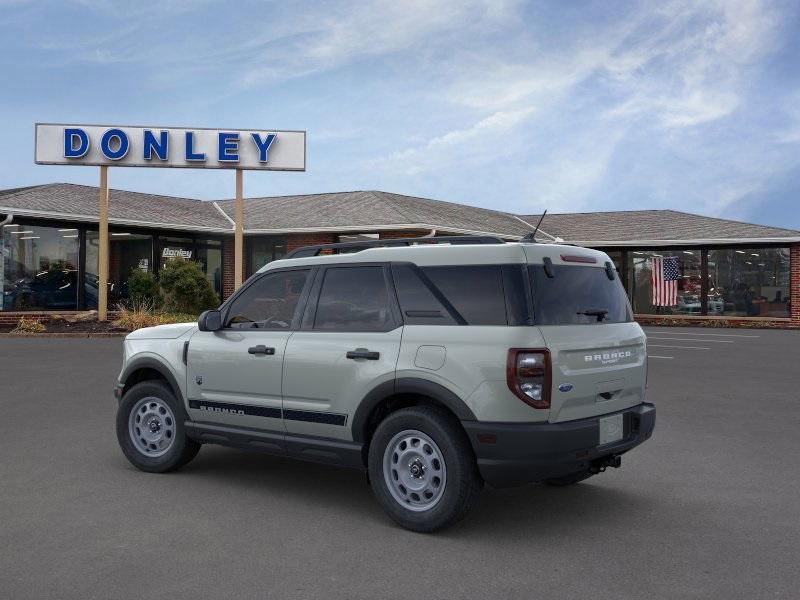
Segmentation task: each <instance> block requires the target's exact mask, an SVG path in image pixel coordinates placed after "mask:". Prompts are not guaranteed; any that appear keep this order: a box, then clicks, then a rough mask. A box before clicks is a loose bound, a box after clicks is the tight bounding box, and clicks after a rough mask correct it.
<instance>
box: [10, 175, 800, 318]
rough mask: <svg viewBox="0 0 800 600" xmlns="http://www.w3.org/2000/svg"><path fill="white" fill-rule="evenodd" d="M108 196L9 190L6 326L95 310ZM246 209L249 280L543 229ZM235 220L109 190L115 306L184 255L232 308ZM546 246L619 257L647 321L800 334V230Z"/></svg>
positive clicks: (524, 223)
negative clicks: (136, 274)
mask: <svg viewBox="0 0 800 600" xmlns="http://www.w3.org/2000/svg"><path fill="white" fill-rule="evenodd" d="M98 194H99V190H98V188H96V187H90V186H83V185H73V184H66V183H55V184H47V185H37V186H30V187H24V188H16V189H7V190H0V222H2V221H3V219H5V221H6V222H5V224H4V225H3V226H2V233H1V234H0V235H1V239H0V242H1V246H0V247H2V261H0V292H1V293H2V302H1V303H0V322H2V321H9V320H13V319H16V318H18V317H19V315H20V314H21V313H25V314H29V313H36V314H41V315H43V316H47V315H49V314H53V313H63V312H66V311H77V310H87V309H92V308H95V307H96V306H97V299H98V262H99V253H98V247H99V244H98V214H97V210H98V208H97V207H98ZM244 209H245V220H244V236H245V238H244V253H243V262H244V264H243V268H244V273H245V275H247V276H249V275H251V274H252V273H254V272H255V271H256V270H257V269H259V268H260V267H261V266H263V265H265V264H266V263H268V262H270V261H272V260H276V259H278V258H281V257H282V256H284V255H285V254H286V253H288V252H290V251H292V250H294V249H295V248H298V247H301V246H305V245H310V244H322V243H333V242H342V241H356V240H363V239H384V238H400V237H418V236H437V235H485V236H496V237H499V238H502V239H505V240H509V241H511V240H517V239H519V238H521V237H522V236H525V235H527V234H530V233H531V232H532V231H533V230H534V228H535V226H536V224H537V222H538V221H539V215H513V214H510V213H505V212H501V211H495V210H489V209H484V208H477V207H472V206H466V205H463V204H455V203H451V202H442V201H438V200H430V199H426V198H415V197H410V196H403V195H400V194H393V193H388V192H380V191H356V192H337V193H327V194H312V195H303V196H280V197H266V198H249V199H245V201H244ZM234 218H235V206H234V200H221V201H217V202H210V201H201V200H196V199H191V198H180V197H173V196H157V195H153V194H144V193H139V192H129V191H124V190H111V191H110V196H109V227H110V230H109V240H110V252H109V277H108V286H109V305H110V306H114V305H115V304H117V303H119V302H122V301H124V300H125V299H126V297H127V285H126V282H127V279H128V277H129V276H130V274H131V272H132V271H133V270H134V269H141V270H145V271H149V272H151V273H154V274H155V275H158V272H159V270H160V269H161V268H162V267H163V265H164V264H165V262H166V261H167V260H171V259H176V258H177V259H184V260H193V261H197V262H198V263H199V264H200V265H201V267H202V269H203V270H204V272H205V273H206V276H207V277H208V279H209V281H210V282H211V284H212V286H213V287H214V289H215V290H216V292H217V294H219V296H220V298H221V299H224V298H226V297H227V296H229V295H230V294H231V293H233V290H234V285H235V284H234V282H235V280H234V271H235V264H234V256H235V253H234ZM536 239H537V240H538V241H539V242H543V243H547V242H554V241H557V242H564V243H569V244H576V245H580V246H587V247H591V248H598V249H601V250H604V251H605V252H607V253H608V254H609V256H610V257H611V258H612V259H613V261H614V263H615V265H616V267H617V270H618V271H619V273H620V275H621V279H622V281H623V283H624V285H625V288H626V290H627V292H628V294H629V296H630V298H631V303H632V305H633V309H634V312H635V314H636V315H637V318H638V319H639V320H643V321H644V320H646V321H658V320H662V321H663V320H665V319H666V320H669V321H670V322H675V321H678V322H681V321H682V320H687V321H699V320H709V319H713V320H724V321H727V322H728V323H729V324H731V325H743V324H755V325H761V326H769V327H800V231H794V230H789V229H782V228H778V227H766V226H762V225H755V224H749V223H742V222H738V221H731V220H726V219H717V218H711V217H703V216H698V215H693V214H687V213H682V212H677V211H672V210H641V211H621V212H596V213H572V214H548V215H547V216H546V217H545V219H544V220H543V222H542V224H541V226H540V228H539V230H538V231H537V233H536ZM663 265H669V267H670V269H669V270H662V269H664V266H663ZM675 270H677V274H676V275H675V274H674V272H675ZM656 271H658V272H659V273H661V274H662V275H663V274H664V273H673V275H672V276H670V277H668V278H669V279H672V280H674V281H675V283H674V284H673V285H674V286H675V287H676V289H677V291H676V293H673V294H672V295H670V296H669V297H668V298H667V299H664V297H663V296H659V295H658V294H657V293H656V290H655V289H654V288H655V286H656V285H658V283H657V280H658V279H659V278H658V277H656V275H655V273H656ZM662 279H663V277H662ZM662 283H663V282H662Z"/></svg>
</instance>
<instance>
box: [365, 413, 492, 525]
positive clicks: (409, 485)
mask: <svg viewBox="0 0 800 600" xmlns="http://www.w3.org/2000/svg"><path fill="white" fill-rule="evenodd" d="M368 468H369V480H370V483H371V486H372V490H373V493H374V494H375V497H376V498H377V499H378V502H379V503H380V504H381V506H382V507H383V508H384V510H385V511H386V512H387V513H388V514H389V516H390V517H391V518H392V519H393V520H394V521H395V522H397V523H398V524H399V525H401V526H403V527H405V528H406V529H410V530H412V531H418V532H423V533H426V532H431V531H435V530H437V529H441V528H443V527H447V526H449V525H452V524H453V523H456V522H457V521H460V520H461V519H463V518H464V517H465V516H466V515H467V513H468V512H469V511H470V510H471V509H472V507H473V506H474V505H475V503H476V501H477V500H478V496H479V495H480V491H481V488H482V487H483V480H482V479H481V477H480V474H479V473H478V467H477V463H476V461H475V456H474V454H473V452H472V447H471V446H470V443H469V440H468V439H467V436H466V434H465V433H464V431H463V430H462V429H461V427H460V426H459V424H458V422H457V421H456V420H455V419H454V418H453V417H452V416H451V415H449V414H447V413H445V412H444V411H442V410H439V409H436V408H433V407H429V406H417V407H411V408H404V409H401V410H398V411H397V412H394V413H392V414H390V415H389V416H388V417H386V418H385V419H384V420H383V421H382V422H381V423H380V425H378V428H377V429H376V431H375V434H374V436H373V437H372V442H371V443H370V447H369V459H368Z"/></svg>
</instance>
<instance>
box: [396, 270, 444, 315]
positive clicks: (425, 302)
mask: <svg viewBox="0 0 800 600" xmlns="http://www.w3.org/2000/svg"><path fill="white" fill-rule="evenodd" d="M392 276H393V277H394V285H395V289H396V290H397V299H398V300H399V301H400V310H401V311H402V312H403V318H404V319H405V322H406V323H408V324H409V325H456V324H458V321H456V319H455V318H454V316H453V315H452V314H451V311H450V310H448V307H446V306H445V303H446V302H447V301H446V300H445V299H443V297H442V295H441V292H439V290H437V289H436V288H434V287H433V286H431V285H427V284H426V282H425V281H423V280H422V279H421V278H420V276H419V270H418V269H417V268H416V267H412V266H411V265H392ZM437 295H438V296H439V297H438V298H437Z"/></svg>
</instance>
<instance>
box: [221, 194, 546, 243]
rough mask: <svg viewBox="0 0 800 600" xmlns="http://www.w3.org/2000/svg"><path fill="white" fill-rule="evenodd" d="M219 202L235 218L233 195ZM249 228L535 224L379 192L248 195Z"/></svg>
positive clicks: (514, 228)
mask: <svg viewBox="0 0 800 600" xmlns="http://www.w3.org/2000/svg"><path fill="white" fill-rule="evenodd" d="M218 205H219V206H220V208H222V210H224V211H225V213H226V214H227V215H228V216H230V217H231V218H233V215H234V201H233V200H222V201H220V202H218ZM245 229H246V230H247V231H253V232H255V231H263V232H272V231H285V230H297V231H307V230H309V229H313V230H335V231H355V230H370V229H436V230H437V231H441V232H450V233H472V234H489V235H499V236H502V237H511V238H515V237H521V236H523V235H525V234H526V233H528V232H530V231H531V227H529V226H528V225H526V224H525V223H524V222H522V221H520V220H519V219H518V218H517V217H515V216H514V215H511V214H508V213H504V212H500V211H496V210H489V209H486V208H476V207H474V206H465V205H463V204H454V203H452V202H443V201H441V200H430V199H427V198H416V197H414V196H403V195H401V194H391V193H388V192H379V191H357V192H336V193H330V194H311V195H303V196H279V197H267V198H248V199H246V200H245Z"/></svg>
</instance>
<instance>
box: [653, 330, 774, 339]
mask: <svg viewBox="0 0 800 600" xmlns="http://www.w3.org/2000/svg"><path fill="white" fill-rule="evenodd" d="M647 331H648V330H647V329H646V330H645V333H646V332H647ZM649 331H653V332H654V333H657V334H658V335H696V336H708V337H735V338H759V337H761V336H760V335H743V334H740V333H693V332H688V331H657V330H653V329H650V330H649Z"/></svg>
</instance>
